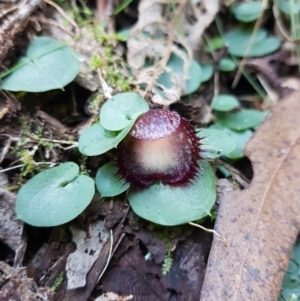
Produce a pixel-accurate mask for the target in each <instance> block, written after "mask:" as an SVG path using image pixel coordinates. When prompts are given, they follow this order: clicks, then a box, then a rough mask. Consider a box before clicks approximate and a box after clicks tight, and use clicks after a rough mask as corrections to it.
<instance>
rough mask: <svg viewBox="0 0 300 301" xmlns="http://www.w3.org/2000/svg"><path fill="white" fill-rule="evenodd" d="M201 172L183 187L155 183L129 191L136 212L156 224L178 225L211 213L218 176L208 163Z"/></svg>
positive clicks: (130, 201) (204, 164)
mask: <svg viewBox="0 0 300 301" xmlns="http://www.w3.org/2000/svg"><path fill="white" fill-rule="evenodd" d="M200 164H201V166H202V169H201V170H200V171H199V173H200V175H199V177H197V178H196V179H195V180H194V181H192V183H190V184H189V185H187V186H184V187H172V186H169V185H162V184H161V183H157V184H154V185H152V186H150V187H149V188H147V189H143V190H138V191H135V190H133V189H131V190H130V191H129V194H128V199H129V203H130V205H131V207H132V209H133V211H134V212H135V213H136V214H137V215H139V216H140V217H142V218H144V219H146V220H149V221H151V222H153V223H156V224H160V225H165V226H175V225H180V224H185V223H188V222H191V221H195V220H198V219H201V218H203V217H204V216H207V215H210V210H211V208H212V206H213V204H214V203H215V200H216V183H215V175H214V173H213V171H212V168H211V166H210V165H209V163H208V162H201V163H200Z"/></svg>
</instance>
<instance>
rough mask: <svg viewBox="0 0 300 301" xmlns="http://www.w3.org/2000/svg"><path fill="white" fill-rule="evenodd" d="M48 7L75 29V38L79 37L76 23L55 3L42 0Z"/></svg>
mask: <svg viewBox="0 0 300 301" xmlns="http://www.w3.org/2000/svg"><path fill="white" fill-rule="evenodd" d="M44 1H45V2H46V3H48V4H49V5H51V6H53V7H54V8H55V9H56V10H57V11H58V12H59V13H60V14H61V15H62V16H63V17H64V18H65V19H66V20H67V21H69V22H70V23H71V24H72V25H73V26H74V28H75V34H76V36H80V28H79V27H78V25H77V23H76V22H75V21H74V20H73V19H72V18H71V17H70V16H69V15H68V14H66V13H65V11H64V10H63V9H62V8H61V7H60V6H59V5H58V4H56V3H55V2H53V1H52V0H44Z"/></svg>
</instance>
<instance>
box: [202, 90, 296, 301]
mask: <svg viewBox="0 0 300 301" xmlns="http://www.w3.org/2000/svg"><path fill="white" fill-rule="evenodd" d="M299 98H300V93H299V92H296V93H293V94H292V95H290V96H288V97H287V98H285V99H283V100H282V101H281V102H280V103H279V104H278V105H277V106H275V107H274V109H273V110H272V111H271V113H270V114H269V117H268V118H267V119H266V121H265V122H264V123H263V125H262V126H261V127H260V128H259V130H258V131H257V132H256V134H255V135H254V136H253V138H252V139H251V141H250V142H249V143H248V145H247V146H246V150H245V153H246V155H247V156H248V157H249V158H250V160H251V162H252V164H253V169H254V178H253V180H252V183H251V185H250V187H249V188H248V189H245V190H243V191H232V192H230V193H228V194H227V195H226V196H225V198H224V199H223V200H222V203H221V205H220V208H219V214H218V217H217V221H216V230H217V231H218V232H219V233H220V234H221V235H223V236H225V237H226V239H227V242H228V247H225V246H224V245H223V242H222V241H221V240H220V239H215V240H214V242H213V245H212V249H211V253H210V256H209V262H208V266H207V273H206V276H205V281H204V284H203V288H202V293H201V298H200V300H201V301H245V300H247V301H275V300H277V295H278V293H279V290H280V287H281V281H282V277H283V274H284V272H285V270H286V268H287V265H288V262H289V256H290V254H291V251H292V248H293V244H294V242H295V240H296V237H297V234H298V232H299V229H300V188H299V179H300V118H299V113H300V102H299Z"/></svg>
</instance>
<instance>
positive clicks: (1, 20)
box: [0, 0, 43, 64]
mask: <svg viewBox="0 0 300 301" xmlns="http://www.w3.org/2000/svg"><path fill="white" fill-rule="evenodd" d="M42 4H43V1H42V0H28V1H20V2H17V3H16V4H12V5H11V6H10V7H7V8H6V9H3V8H1V7H0V49H1V51H0V64H1V62H2V61H3V60H4V58H5V57H6V55H7V54H8V53H9V52H10V51H11V50H12V49H13V46H14V44H15V43H14V41H15V38H16V35H17V34H19V33H21V32H22V31H23V30H24V28H25V27H26V24H27V22H28V20H29V18H30V16H31V15H32V14H33V12H34V11H35V10H36V9H37V8H38V7H39V6H41V5H42Z"/></svg>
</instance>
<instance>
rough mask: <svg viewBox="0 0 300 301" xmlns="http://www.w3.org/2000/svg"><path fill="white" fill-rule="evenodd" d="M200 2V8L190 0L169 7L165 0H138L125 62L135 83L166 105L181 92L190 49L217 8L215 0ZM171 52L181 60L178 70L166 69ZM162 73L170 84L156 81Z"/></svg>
mask: <svg viewBox="0 0 300 301" xmlns="http://www.w3.org/2000/svg"><path fill="white" fill-rule="evenodd" d="M203 3H204V4H202V6H203V7H201V9H200V8H199V7H197V6H196V5H195V3H194V2H193V1H191V0H183V1H174V3H173V4H174V5H173V6H172V5H171V4H172V3H171V2H170V1H169V0H142V1H140V4H139V19H138V22H137V23H136V25H135V26H134V27H133V29H132V30H131V33H130V36H129V39H128V42H127V46H128V52H127V61H128V64H129V65H130V67H131V70H132V73H133V75H134V77H135V84H137V85H141V84H146V85H147V88H146V90H147V92H149V91H151V92H152V93H153V98H152V101H153V102H154V103H156V104H160V105H165V106H168V105H170V104H172V103H174V102H176V101H178V100H179V99H180V97H181V96H182V95H183V94H184V91H185V88H186V87H185V85H186V81H187V80H188V78H189V74H188V70H189V66H190V64H191V59H192V51H193V50H194V49H195V48H197V49H198V48H199V44H200V41H201V36H202V33H203V30H204V28H205V27H206V26H208V25H209V24H210V22H212V21H213V16H214V15H215V14H216V13H217V11H218V7H219V5H218V4H219V0H213V1H211V0H209V1H203ZM177 4H178V5H177ZM174 7H176V9H175V10H174ZM203 11H205V13H203ZM208 16H209V17H208ZM191 20H192V21H191ZM171 53H175V54H176V55H178V56H179V57H180V58H181V59H182V60H183V72H182V73H179V72H178V73H175V72H173V71H172V70H170V69H169V70H168V67H167V66H166V64H167V63H168V60H169V58H170V55H171ZM148 62H151V63H152V64H148ZM163 72H167V73H169V74H170V76H171V79H170V81H171V83H172V85H171V87H167V85H162V84H158V83H157V82H156V81H157V79H158V78H159V76H160V75H161V74H162V73H163Z"/></svg>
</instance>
